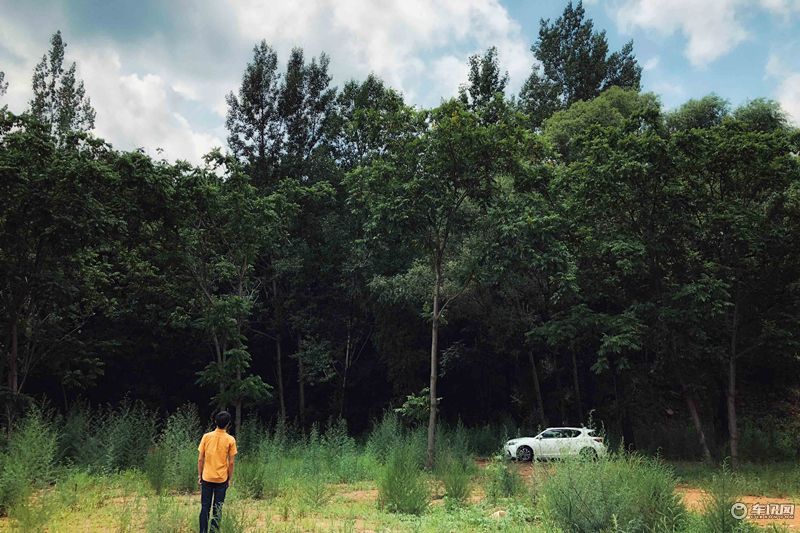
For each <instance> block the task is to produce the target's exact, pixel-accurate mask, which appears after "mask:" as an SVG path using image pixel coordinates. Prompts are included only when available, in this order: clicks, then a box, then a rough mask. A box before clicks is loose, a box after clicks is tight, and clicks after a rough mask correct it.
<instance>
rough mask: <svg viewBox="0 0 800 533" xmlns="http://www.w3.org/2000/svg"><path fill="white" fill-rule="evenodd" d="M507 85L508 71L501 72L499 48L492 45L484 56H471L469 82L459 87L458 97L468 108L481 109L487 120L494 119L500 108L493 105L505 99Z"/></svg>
mask: <svg viewBox="0 0 800 533" xmlns="http://www.w3.org/2000/svg"><path fill="white" fill-rule="evenodd" d="M506 85H508V72H505V73H501V72H500V65H499V63H498V59H497V48H495V47H494V46H492V47H491V48H489V49H488V50H486V52H485V53H484V54H483V56H481V55H478V54H474V55H471V56H470V57H469V74H468V76H467V83H465V84H462V85H461V87H459V90H458V98H459V99H460V100H461V102H462V103H463V104H464V105H465V106H466V107H467V109H470V110H472V111H476V110H479V111H480V112H482V113H483V114H484V115H485V116H486V119H487V120H490V121H494V120H497V118H498V115H499V110H497V109H492V106H493V105H494V106H496V105H498V103H502V102H504V101H505V98H504V97H505V94H504V93H505V90H506Z"/></svg>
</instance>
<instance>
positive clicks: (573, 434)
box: [562, 429, 583, 455]
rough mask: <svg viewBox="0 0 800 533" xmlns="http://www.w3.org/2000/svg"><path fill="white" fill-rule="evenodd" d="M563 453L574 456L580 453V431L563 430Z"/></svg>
mask: <svg viewBox="0 0 800 533" xmlns="http://www.w3.org/2000/svg"><path fill="white" fill-rule="evenodd" d="M562 441H563V442H564V444H563V447H564V450H565V453H568V454H569V455H576V454H578V453H579V452H580V451H581V447H582V444H583V443H582V441H581V431H580V430H578V429H565V430H564V435H563V437H562Z"/></svg>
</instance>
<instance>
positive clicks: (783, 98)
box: [764, 52, 800, 126]
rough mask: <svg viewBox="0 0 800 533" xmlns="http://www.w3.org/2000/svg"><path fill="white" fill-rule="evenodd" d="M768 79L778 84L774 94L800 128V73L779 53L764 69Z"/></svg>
mask: <svg viewBox="0 0 800 533" xmlns="http://www.w3.org/2000/svg"><path fill="white" fill-rule="evenodd" d="M764 72H765V75H766V77H768V78H772V79H773V80H774V81H776V82H777V87H776V88H775V92H774V93H773V95H774V97H775V99H776V100H777V101H778V103H780V104H781V107H782V108H783V110H784V111H786V112H787V113H788V114H789V117H790V119H791V120H792V122H794V123H795V124H796V125H798V126H800V72H796V71H794V70H792V68H791V67H789V66H788V65H787V64H786V62H785V61H784V59H783V58H782V57H781V56H780V55H779V54H777V53H774V52H773V53H771V54H770V55H769V59H768V60H767V64H766V66H765V67H764Z"/></svg>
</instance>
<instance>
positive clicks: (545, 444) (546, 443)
mask: <svg viewBox="0 0 800 533" xmlns="http://www.w3.org/2000/svg"><path fill="white" fill-rule="evenodd" d="M560 436H561V432H560V431H559V430H557V429H548V430H547V431H543V432H542V433H540V434H539V436H538V437H537V439H538V440H539V450H540V451H539V457H554V456H557V454H558V441H559V440H560V439H559V437H560Z"/></svg>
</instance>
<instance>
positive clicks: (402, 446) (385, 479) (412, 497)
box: [378, 441, 430, 515]
mask: <svg viewBox="0 0 800 533" xmlns="http://www.w3.org/2000/svg"><path fill="white" fill-rule="evenodd" d="M429 500H430V490H429V488H428V484H427V480H426V478H425V475H424V474H423V472H422V465H421V464H420V462H419V456H418V454H417V453H415V450H414V448H413V446H412V445H411V444H410V443H409V442H407V441H406V442H404V441H399V442H396V443H395V444H394V446H393V447H392V451H391V454H390V455H389V459H388V462H387V464H386V466H385V468H384V471H383V473H382V474H381V477H380V479H379V480H378V505H379V507H381V508H383V509H386V510H388V511H389V512H393V513H406V514H414V515H419V514H422V513H424V512H425V510H426V509H427V508H428V505H429Z"/></svg>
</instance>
